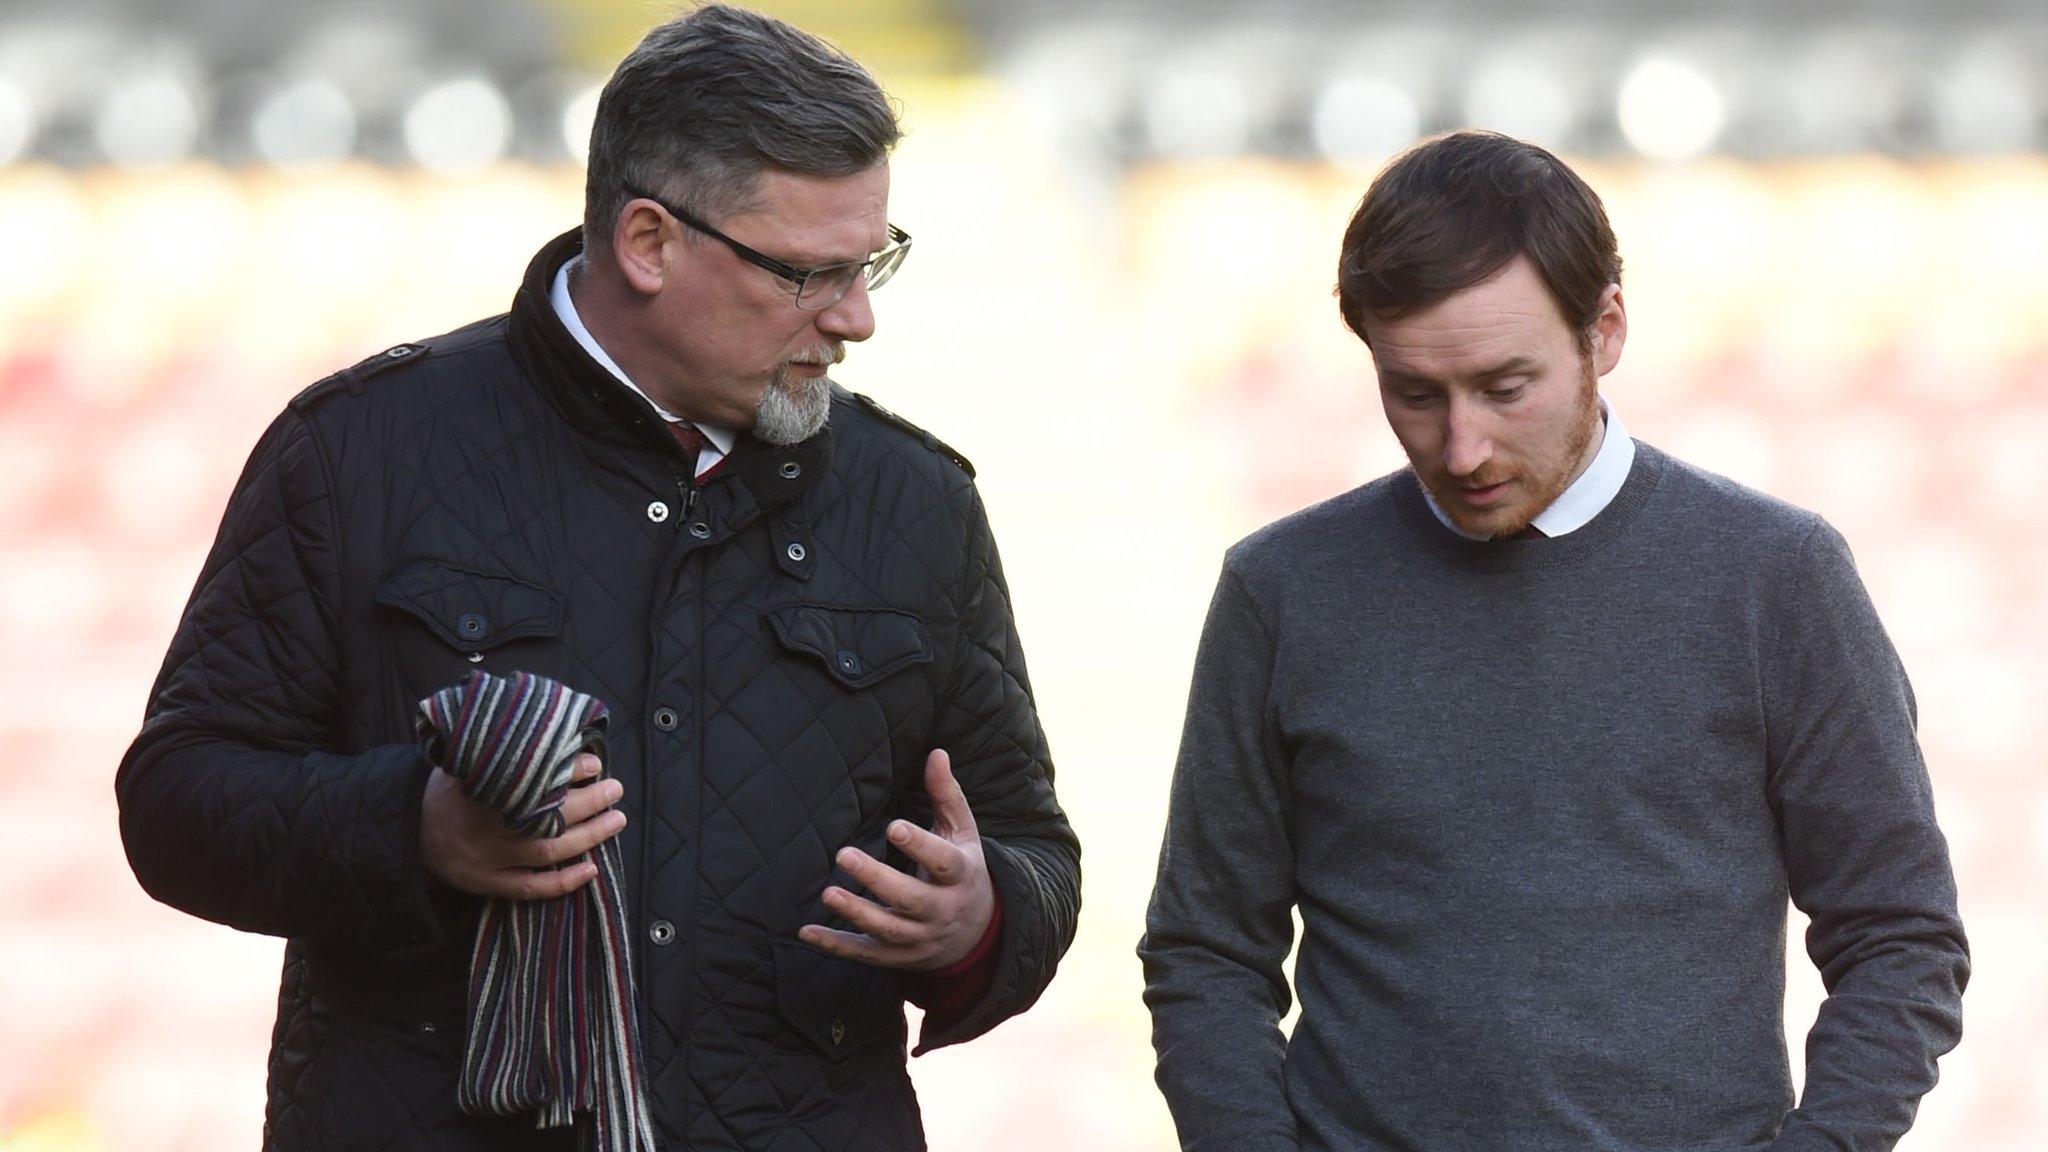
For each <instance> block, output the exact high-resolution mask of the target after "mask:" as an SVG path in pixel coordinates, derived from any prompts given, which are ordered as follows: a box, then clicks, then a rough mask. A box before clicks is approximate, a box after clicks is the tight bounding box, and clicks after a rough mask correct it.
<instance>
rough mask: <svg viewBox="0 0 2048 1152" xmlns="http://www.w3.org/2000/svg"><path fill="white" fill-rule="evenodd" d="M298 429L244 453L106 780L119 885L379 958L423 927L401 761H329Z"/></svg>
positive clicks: (422, 771) (316, 495)
mask: <svg viewBox="0 0 2048 1152" xmlns="http://www.w3.org/2000/svg"><path fill="white" fill-rule="evenodd" d="M335 520H336V515H335V504H334V497H333V492H332V487H331V484H330V482H329V479H328V476H327V474H326V464H325V462H324V461H323V459H322V458H321V455H320V451H319V447H318V444H317V443H316V441H315V440H314V438H313V436H312V435H311V433H310V432H309V430H308V428H307V426H306V423H305V421H304V419H303V417H302V416H301V414H300V413H299V412H298V411H297V410H295V409H287V410H286V411H285V413H284V414H283V415H281V416H280V417H278V419H277V420H276V422H274V423H273V424H272V425H271V426H270V429H269V430H268V431H267V432H266V433H265V434H264V436H263V438H262V440H261V441H260V442H259V443H258V444H257V446H256V450H255V452H254V453H253V454H252V455H251V457H250V459H249V463H248V465H247V467H246V468H245V469H244V470H243V473H242V477H241V479H240V481H239V482H238V483H237V484H236V488H235V492H234V495H233V497H232V498H231V499H230V501H229V503H228V509H227V514H226V516H225V518H224V519H223V521H222V523H221V527H220V533H219V535H218V537H217V538H216V539H215V541H214V545H213V550H212V552H211V553H210V554H209V555H208V556H207V559H206V563H205V566H204V568H203V569H202V570H201V572H200V576H199V581H198V584H197V586H196V587H195V588H194V590H193V593H192V598H191V601H190V602H189V603H188V604H187V606H186V608H185V614H184V617H183V619H182V620H181V621H180V622H179V625H178V631H177V635H176V636H175V637H174V639H173V640H172V642H171V647H170V652H169V654H168V655H167V656H166V657H165V659H164V665H163V669H162V671H161V672H160V673H159V674H158V677H157V681H156V685H155V687H154V689H153V690H152V692H151V697H150V701H149V706H148V711H147V713H146V715H145V718H144V722H143V726H142V731H141V734H140V735H138V736H137V737H136V739H135V742H134V744H133V745H131V746H130V748H129V749H128V753H127V755H126V756H125V757H124V758H123V759H122V762H121V768H120V771H119V773H118V774H117V775H116V777H115V783H114V787H115V792H116V796H117V798H118V800H119V804H120V820H121V838H122V842H123V844H124V845H125V847H126V849H127V853H128V860H129V864H130V865H131V866H132V867H133V868H134V870H135V876H136V879H138V880H139V881H141V883H142V886H143V888H144V889H145V890H147V891H148V892H149V894H150V895H151V896H153V897H155V898H156V899H158V900H161V901H163V902H164V903H166V904H169V905H171V906H172V907H175V908H178V909H181V910H183V911H186V912H189V913H191V914H193V915H195V916H201V917H204V918H206V919H208V920H214V921H218V922H220V923H222V924H226V925H229V926H231V927H234V928H239V929H242V930H244V931H250V932H263V933H269V934H272V935H278V936H290V937H300V938H308V939H314V940H326V941H333V942H335V943H340V944H344V945H347V946H349V947H353V948H364V949H369V950H373V951H396V950H403V949H407V948H409V947H412V946H422V945H431V944H433V943H435V942H436V940H437V938H438V934H439V923H438V919H437V917H436V915H435V912H434V908H433V903H432V900H431V898H430V897H429V895H428V892H427V887H426V882H425V877H424V873H423V872H422V870H421V867H420V864H419V856H418V846H419V813H420V799H421V795H422V793H423V791H424V789H425V785H426V779H427V775H428V772H429V767H428V765H427V763H426V761H425V758H424V756H423V754H422V753H421V752H420V750H419V749H418V748H417V747H415V746H414V745H411V744H393V745H385V746H380V747H375V748H371V749H369V750H367V751H365V752H363V753H361V754H359V755H353V756H348V755H340V754H337V753H336V752H334V751H332V749H333V748H334V747H335V746H336V745H337V743H338V740H337V732H338V730H339V727H340V725H339V721H338V716H339V709H340V704H339V701H338V699H337V697H338V684H337V681H336V676H337V672H336V666H337V645H336V641H335V637H336V629H337V628H338V627H339V626H340V621H338V620H337V618H336V615H337V609H336V603H337V590H338V582H339V572H340V565H339V553H338V548H339V547H340V541H339V539H338V533H337V530H336V523H335Z"/></svg>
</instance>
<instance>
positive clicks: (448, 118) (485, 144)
mask: <svg viewBox="0 0 2048 1152" xmlns="http://www.w3.org/2000/svg"><path fill="white" fill-rule="evenodd" d="M511 142H512V105H511V102H510V101H508V100H506V99H505V94H504V93H503V92H501V91H499V89H498V86H497V85H495V84H493V83H491V82H490V81H489V80H486V79H484V78H482V77H480V76H470V77H464V78H462V79H459V80H450V81H448V82H447V83H444V84H440V85H437V86H436V87H433V88H430V89H428V90H427V91H426V92H424V93H422V94H421V95H420V98H419V99H418V100H416V101H414V102H413V105H412V107H411V108H409V109H407V110H406V113H405V146H406V147H407V148H408V149H409V150H411V152H412V156H413V159H414V160H415V161H417V162H418V163H419V165H420V166H421V167H423V168H427V169H429V170H431V171H435V172H443V173H462V172H475V171H477V170H479V169H482V168H484V167H486V166H488V165H489V164H490V163H491V162H492V161H494V160H496V159H497V158H498V157H500V156H503V155H504V154H505V148H506V146H507V145H509V144H510V143H511Z"/></svg>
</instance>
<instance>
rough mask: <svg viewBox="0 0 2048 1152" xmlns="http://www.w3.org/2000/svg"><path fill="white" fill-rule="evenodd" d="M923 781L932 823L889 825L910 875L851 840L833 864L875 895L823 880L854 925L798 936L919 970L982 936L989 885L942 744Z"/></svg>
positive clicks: (852, 955) (941, 963)
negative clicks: (911, 865)
mask: <svg viewBox="0 0 2048 1152" xmlns="http://www.w3.org/2000/svg"><path fill="white" fill-rule="evenodd" d="M924 787H925V791H926V792H927V793H929V794H930V796H931V798H932V828H931V831H929V832H927V831H925V830H924V829H922V828H919V827H918V826H917V825H915V824H912V823H910V822H909V821H907V820H898V821H896V822H894V823H892V824H890V825H889V842H890V843H892V844H894V845H896V847H898V848H900V849H902V850H903V852H904V853H905V854H906V855H908V856H909V857H910V858H911V859H912V860H915V861H917V863H918V869H917V875H915V876H910V875H906V874H905V873H903V872H899V871H897V870H896V869H894V868H892V867H890V866H889V865H887V864H885V863H883V862H882V861H880V860H877V859H875V858H874V857H872V856H870V855H868V854H867V853H865V852H863V851H861V850H860V849H858V848H842V849H840V850H839V857H838V859H839V866H840V867H841V868H844V869H845V870H846V872H847V874H848V875H850V876H852V877H853V878H854V879H855V880H858V881H860V882H861V883H862V884H863V885H865V886H866V887H867V889H868V891H869V892H872V893H874V895H875V896H877V897H879V898H880V900H881V901H882V902H881V903H879V904H877V903H875V902H874V901H873V900H868V899H864V898H862V897H860V896H856V895H854V894H853V893H851V892H848V891H847V890H846V889H844V888H839V887H836V886H835V887H828V888H826V889H825V893H824V900H825V906H826V907H828V908H830V909H832V910H833V911H834V912H837V913H839V914H840V915H841V916H844V917H846V918H847V919H848V920H849V921H851V922H852V923H853V926H854V927H856V928H858V929H860V932H858V933H855V932H839V931H835V930H833V929H830V928H826V927H825V926H823V925H821V924H806V925H804V927H803V928H802V929H800V930H799V931H798V932H797V938H798V939H800V940H802V941H803V942H804V943H806V944H809V945H810V946H811V947H813V948H816V949H818V950H819V951H820V952H829V953H831V954H832V955H834V956H843V957H845V958H847V959H849V960H859V961H861V962H862V963H864V964H873V965H875V966H877V967H881V968H908V969H913V970H916V971H921V972H928V971H932V970H934V969H938V968H944V967H946V966H947V965H949V964H952V963H953V962H954V961H957V960H959V959H960V958H961V957H963V956H965V955H967V953H968V952H969V951H971V950H972V949H973V948H974V946H975V945H976V944H978V943H980V942H981V937H982V933H984V932H986V931H987V930H988V922H989V917H990V916H992V915H993V914H994V912H995V902H996V897H995V889H994V888H993V887H992V886H991V885H990V884H989V879H988V861H987V860H986V859H985V858H984V857H983V856H982V852H981V833H979V832H977V831H976V830H975V827H974V813H973V812H971V811H969V810H968V808H967V795H966V794H965V793H963V792H962V791H960V784H959V782H958V781H956V780H954V779H953V764H952V761H951V760H950V759H948V758H947V756H946V754H945V753H944V752H942V751H934V752H933V753H932V754H931V755H930V756H928V757H926V758H925V762H924Z"/></svg>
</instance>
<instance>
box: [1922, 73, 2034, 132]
mask: <svg viewBox="0 0 2048 1152" xmlns="http://www.w3.org/2000/svg"><path fill="white" fill-rule="evenodd" d="M2031 87H2032V86H2031V83H2030V80H2029V76H2028V72H2027V67H2026V64H2025V62H2024V61H2022V60H2020V59H2018V58H2017V57H2015V56H2014V55H2013V54H2011V53H2010V52H2006V51H2002V50H2000V49H1997V48H1984V49H1980V50H1978V51H1975V52H1971V53H1968V54H1966V55H1964V56H1963V57H1962V58H1960V59H1959V60H1957V61H1956V62H1955V65H1954V67H1952V68H1950V69H1949V70H1948V72H1947V74H1946V75H1944V76H1942V77H1941V78H1940V79H1939V80H1938V81H1937V82H1936V84H1935V86H1934V93H1933V96H1934V128H1935V132H1936V134H1937V138H1938V139H1939V140H1940V142H1941V144H1942V146H1943V147H1944V148H1946V149H1948V150H1950V151H1953V152H2019V151H2023V150H2025V149H2026V148H2027V147H2028V146H2029V145H2030V144H2032V143H2033V136H2034V117H2035V108H2034V99H2033V93H2032V91H2031Z"/></svg>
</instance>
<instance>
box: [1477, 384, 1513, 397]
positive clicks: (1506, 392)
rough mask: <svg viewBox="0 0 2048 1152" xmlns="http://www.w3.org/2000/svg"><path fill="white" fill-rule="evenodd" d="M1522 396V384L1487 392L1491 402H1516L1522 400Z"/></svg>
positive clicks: (1496, 388)
mask: <svg viewBox="0 0 2048 1152" xmlns="http://www.w3.org/2000/svg"><path fill="white" fill-rule="evenodd" d="M1521 395H1522V385H1520V384H1508V385H1504V386H1500V387H1494V388H1488V389H1487V390H1486V397H1487V399H1489V400H1515V399H1518V398H1520V396H1521Z"/></svg>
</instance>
